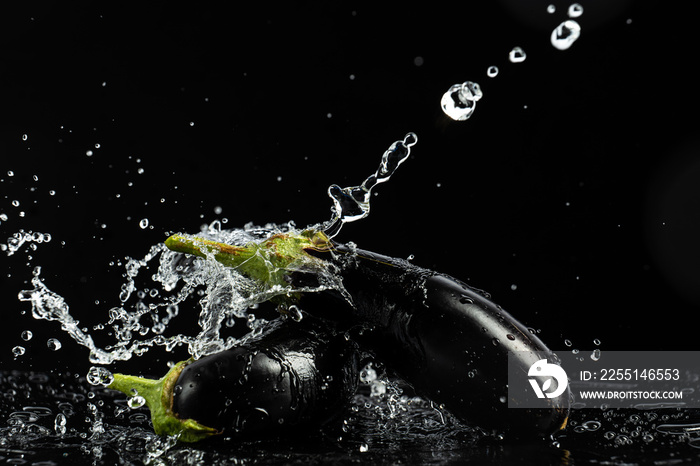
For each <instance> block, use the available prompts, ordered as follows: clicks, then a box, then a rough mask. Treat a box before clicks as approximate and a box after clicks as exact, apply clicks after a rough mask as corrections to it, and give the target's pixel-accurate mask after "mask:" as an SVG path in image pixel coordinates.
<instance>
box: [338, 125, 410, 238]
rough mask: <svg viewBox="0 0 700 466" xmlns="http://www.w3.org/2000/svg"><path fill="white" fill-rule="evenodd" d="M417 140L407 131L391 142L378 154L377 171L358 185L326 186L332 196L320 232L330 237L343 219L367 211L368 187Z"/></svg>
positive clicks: (357, 217) (393, 167)
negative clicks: (329, 212)
mask: <svg viewBox="0 0 700 466" xmlns="http://www.w3.org/2000/svg"><path fill="white" fill-rule="evenodd" d="M417 142H418V136H416V135H415V133H408V134H406V136H405V137H404V138H403V140H401V141H396V142H394V143H393V144H392V145H391V146H389V148H388V149H387V150H386V151H385V152H384V155H382V161H381V163H380V164H379V168H378V169H377V171H376V172H375V173H374V174H372V175H370V176H369V177H367V179H365V181H363V182H362V184H361V185H359V186H350V187H347V188H341V187H340V186H338V185H336V184H334V185H331V186H330V187H329V188H328V195H329V196H330V197H331V199H333V217H332V218H331V221H330V222H329V223H328V224H327V225H326V226H325V227H324V232H325V233H326V235H327V236H328V237H329V238H333V237H334V236H336V235H337V234H338V233H339V232H340V229H341V228H342V226H343V225H344V224H345V223H349V222H354V221H356V220H360V219H362V218H365V217H367V215H369V207H370V206H369V201H370V195H371V192H372V189H373V188H374V187H375V186H376V185H378V184H380V183H384V182H386V181H389V178H391V176H392V175H393V174H394V172H395V171H396V169H397V168H398V167H399V165H401V164H402V163H403V162H404V161H405V160H406V159H407V158H408V156H409V155H410V153H411V147H412V146H413V145H415V144H416V143H417Z"/></svg>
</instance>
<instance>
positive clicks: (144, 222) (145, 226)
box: [139, 218, 148, 230]
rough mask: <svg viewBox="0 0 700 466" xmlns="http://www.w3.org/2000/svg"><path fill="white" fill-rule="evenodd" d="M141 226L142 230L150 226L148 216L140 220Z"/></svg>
mask: <svg viewBox="0 0 700 466" xmlns="http://www.w3.org/2000/svg"><path fill="white" fill-rule="evenodd" d="M139 228H141V229H142V230H145V229H146V228H148V219H147V218H142V219H141V221H140V222H139Z"/></svg>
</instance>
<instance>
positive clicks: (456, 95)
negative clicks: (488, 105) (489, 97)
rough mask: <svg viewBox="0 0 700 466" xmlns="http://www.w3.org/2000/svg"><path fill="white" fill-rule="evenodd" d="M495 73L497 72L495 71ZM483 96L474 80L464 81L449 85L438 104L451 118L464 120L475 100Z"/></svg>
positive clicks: (471, 109) (472, 110)
mask: <svg viewBox="0 0 700 466" xmlns="http://www.w3.org/2000/svg"><path fill="white" fill-rule="evenodd" d="M496 73H498V72H497V71H496ZM494 76H495V74H494ZM483 96H484V94H483V92H482V91H481V86H479V85H478V84H477V83H475V82H471V81H465V82H463V83H462V84H455V85H453V86H452V87H450V88H449V89H448V91H447V92H445V93H444V94H443V95H442V99H441V100H440V105H441V107H442V111H443V112H445V115H447V116H448V117H450V118H452V119H453V120H457V121H464V120H467V119H469V117H471V116H472V113H474V109H475V108H476V102H477V101H479V100H481V98H482V97H483Z"/></svg>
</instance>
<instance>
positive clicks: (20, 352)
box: [12, 346, 25, 358]
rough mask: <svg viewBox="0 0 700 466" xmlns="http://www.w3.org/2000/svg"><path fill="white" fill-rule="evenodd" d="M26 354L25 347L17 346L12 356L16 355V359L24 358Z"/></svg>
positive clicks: (13, 349)
mask: <svg viewBox="0 0 700 466" xmlns="http://www.w3.org/2000/svg"><path fill="white" fill-rule="evenodd" d="M24 352H25V349H24V347H23V346H15V347H14V348H12V354H14V355H15V358H17V357H19V356H22V355H23V354H24Z"/></svg>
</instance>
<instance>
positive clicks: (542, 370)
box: [527, 359, 569, 398]
mask: <svg viewBox="0 0 700 466" xmlns="http://www.w3.org/2000/svg"><path fill="white" fill-rule="evenodd" d="M527 375H529V376H537V377H550V378H548V379H547V380H545V381H544V382H543V383H542V387H540V385H539V383H537V380H535V379H529V380H530V385H532V389H533V390H535V394H536V395H537V398H544V397H547V398H556V397H558V396H559V395H561V394H562V393H564V391H565V390H566V385H567V384H568V382H569V381H568V380H567V377H566V372H564V369H562V368H561V366H557V365H556V364H549V363H547V360H546V359H540V360H539V361H537V362H535V363H534V364H533V365H532V366H530V370H529V371H528V372H527ZM552 378H554V379H555V380H556V381H557V384H556V388H555V387H552ZM550 389H552V390H554V391H552V392H548V390H550Z"/></svg>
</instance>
